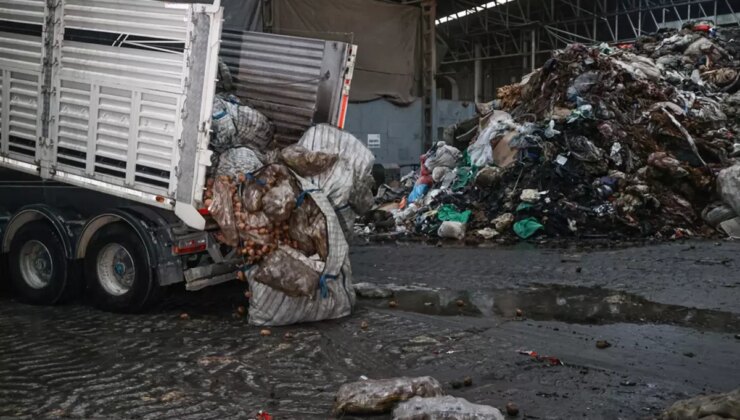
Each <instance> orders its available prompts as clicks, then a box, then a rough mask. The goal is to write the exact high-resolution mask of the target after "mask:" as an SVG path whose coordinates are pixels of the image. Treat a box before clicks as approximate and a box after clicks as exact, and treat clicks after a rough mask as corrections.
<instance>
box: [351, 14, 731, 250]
mask: <svg viewBox="0 0 740 420" xmlns="http://www.w3.org/2000/svg"><path fill="white" fill-rule="evenodd" d="M736 35H740V34H735V33H730V34H723V33H722V32H721V31H717V30H716V29H715V28H714V27H712V26H711V25H707V24H704V23H702V24H697V25H691V26H687V27H685V28H684V29H682V30H680V31H672V32H670V31H668V32H663V33H660V34H657V35H654V36H651V37H644V38H643V39H641V40H640V41H639V42H637V43H636V44H634V45H623V46H618V47H615V48H612V47H609V46H607V45H603V44H602V45H601V46H596V47H587V46H585V45H580V44H572V45H569V46H568V47H567V48H565V49H564V50H561V51H559V52H557V53H555V54H554V55H553V57H552V58H551V59H549V60H548V61H547V62H546V63H545V65H544V66H543V67H542V68H541V69H539V70H537V71H535V72H533V73H532V74H530V75H528V76H527V77H525V78H524V80H523V81H522V82H521V83H519V84H516V85H513V86H506V87H503V88H501V89H500V90H499V99H498V100H496V101H494V102H493V103H491V104H487V105H484V106H481V105H479V107H478V109H479V112H480V111H482V112H481V113H480V115H479V116H478V117H477V118H476V119H475V120H474V121H466V122H463V123H460V124H458V125H457V126H456V127H452V128H450V129H448V130H447V131H446V135H445V140H446V141H444V142H439V143H437V144H436V145H435V146H434V147H433V148H432V149H431V150H429V151H428V152H427V153H426V154H425V155H423V156H422V157H421V162H420V163H421V168H420V170H419V171H417V172H414V173H411V174H409V175H408V176H406V177H404V178H403V179H402V180H401V182H400V183H398V184H396V185H390V186H388V185H386V186H383V187H381V188H380V189H379V192H378V195H377V196H376V204H377V206H376V208H375V209H374V211H372V212H370V213H369V214H368V215H367V216H366V217H365V219H364V220H363V222H364V226H362V227H361V229H358V231H362V232H365V233H373V232H377V233H382V232H384V231H385V232H394V233H395V234H398V233H399V232H401V233H410V234H421V235H428V236H439V237H443V238H454V239H463V238H470V237H471V236H475V237H479V238H483V239H492V238H497V237H498V238H502V240H506V238H509V239H529V238H541V237H547V238H609V239H635V238H645V237H652V238H664V239H665V238H677V237H685V236H694V235H701V236H707V235H713V234H716V231H715V230H714V229H712V228H713V227H715V226H718V224H719V223H721V222H724V221H725V220H727V218H728V217H729V218H733V217H736V216H737V214H735V213H733V212H732V211H730V212H729V213H728V212H727V211H724V210H727V205H724V204H722V203H719V202H716V201H717V200H718V198H719V197H718V195H717V193H716V190H717V182H716V179H717V174H718V172H719V171H720V170H722V169H723V168H726V167H728V166H730V165H732V163H733V161H734V157H736V156H738V155H740V137H739V136H738V133H740V118H739V117H738V115H739V114H738V111H739V110H740V107H738V105H740V97H738V95H740V93H738V91H740V81H739V80H740V62H739V61H738V60H739V59H740V51H738V42H737V40H738V37H737V36H736ZM463 151H464V152H463ZM738 173H740V172H738ZM736 184H738V185H740V181H739V182H737V183H736ZM736 191H737V192H738V193H740V189H736ZM725 201H727V200H725ZM736 202H740V199H737V200H736ZM717 208H721V209H722V210H723V211H724V213H722V212H720V213H722V217H719V218H718V217H714V218H707V214H708V213H710V212H711V211H712V210H715V213H714V215H715V216H717V212H716V209H717ZM702 216H704V219H711V221H710V225H708V224H707V222H705V220H704V219H703V218H702ZM391 218H392V220H393V223H392V224H391V225H390V226H389V223H388V220H390V219H391ZM719 219H725V220H719Z"/></svg>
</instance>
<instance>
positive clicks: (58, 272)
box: [7, 221, 79, 305]
mask: <svg viewBox="0 0 740 420" xmlns="http://www.w3.org/2000/svg"><path fill="white" fill-rule="evenodd" d="M7 262H8V265H9V269H10V282H11V285H12V287H13V289H14V290H15V291H16V293H18V295H19V297H20V299H21V300H23V301H24V302H27V303H32V304H35V305H54V304H57V303H61V302H63V301H65V300H67V299H69V298H71V297H72V296H73V295H74V292H76V291H77V290H78V287H77V285H78V284H79V282H78V281H77V278H76V275H75V273H74V272H73V270H72V264H71V262H70V261H69V260H67V257H66V255H65V253H64V245H63V244H62V241H61V239H59V234H58V233H57V232H56V230H55V229H54V228H53V227H52V226H51V225H49V224H48V223H46V222H41V221H39V222H32V223H28V224H27V225H25V226H23V227H21V228H20V230H19V231H18V232H17V233H16V234H15V236H14V237H13V241H12V242H11V244H10V253H9V254H8V261H7Z"/></svg>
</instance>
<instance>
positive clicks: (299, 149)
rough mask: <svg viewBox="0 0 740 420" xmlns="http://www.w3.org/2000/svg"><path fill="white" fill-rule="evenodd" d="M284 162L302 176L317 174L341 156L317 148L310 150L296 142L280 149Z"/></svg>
mask: <svg viewBox="0 0 740 420" xmlns="http://www.w3.org/2000/svg"><path fill="white" fill-rule="evenodd" d="M280 157H281V158H282V160H283V162H285V164H286V165H288V166H289V167H290V169H292V170H294V171H295V172H296V173H297V174H298V175H300V176H302V177H304V178H305V177H310V176H316V175H318V174H320V173H322V172H324V171H327V170H328V169H329V168H331V167H332V165H334V164H335V163H336V162H337V159H339V156H337V155H336V154H332V153H325V152H321V151H316V150H308V149H306V148H305V147H303V146H300V145H298V144H294V145H292V146H288V147H286V148H284V149H283V150H281V151H280Z"/></svg>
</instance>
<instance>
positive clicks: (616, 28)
mask: <svg viewBox="0 0 740 420" xmlns="http://www.w3.org/2000/svg"><path fill="white" fill-rule="evenodd" d="M617 41H619V1H617V9H616V11H615V13H614V42H617Z"/></svg>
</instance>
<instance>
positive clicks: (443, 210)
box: [437, 204, 473, 224]
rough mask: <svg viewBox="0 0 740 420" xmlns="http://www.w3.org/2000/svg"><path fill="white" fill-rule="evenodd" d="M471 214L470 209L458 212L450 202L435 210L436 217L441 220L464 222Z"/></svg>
mask: <svg viewBox="0 0 740 420" xmlns="http://www.w3.org/2000/svg"><path fill="white" fill-rule="evenodd" d="M472 214H473V212H471V211H470V210H465V211H463V212H460V211H458V210H457V207H455V206H453V205H452V204H445V205H443V206H442V207H440V208H439V210H438V211H437V218H438V219H439V220H441V221H443V222H460V223H463V224H465V223H468V220H470V215H472Z"/></svg>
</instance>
